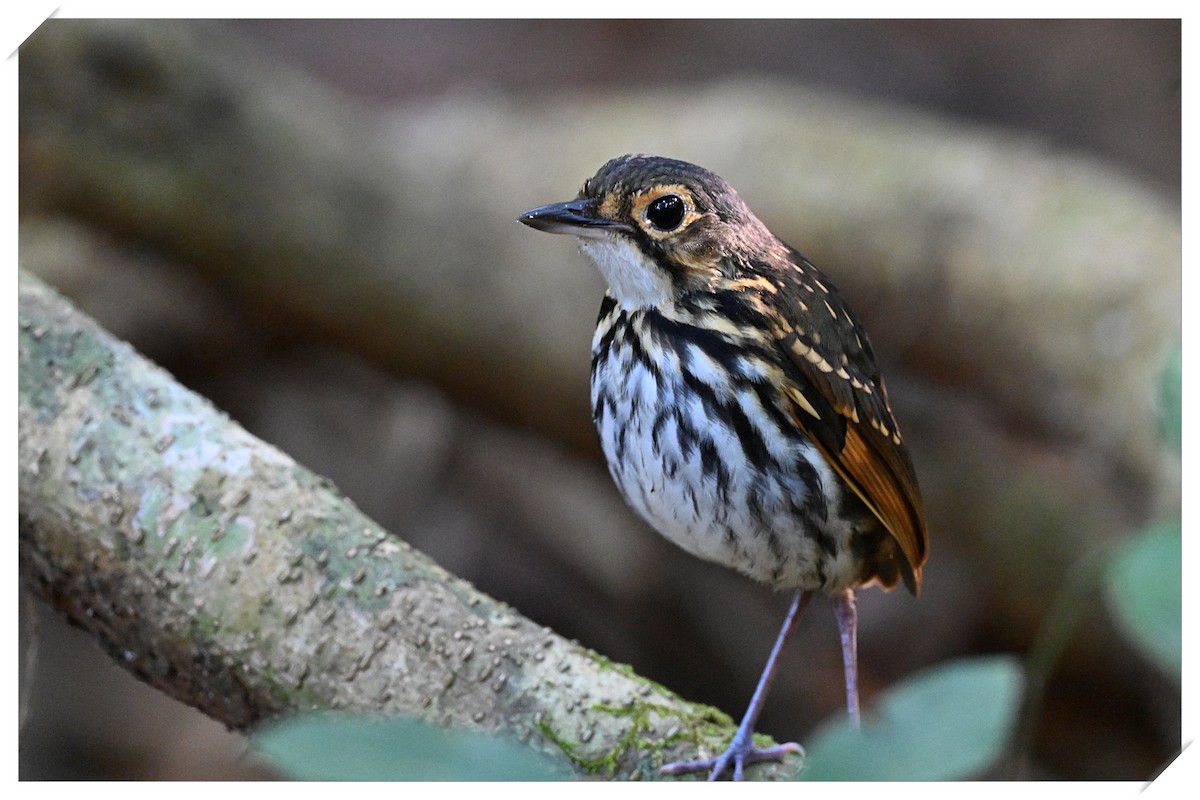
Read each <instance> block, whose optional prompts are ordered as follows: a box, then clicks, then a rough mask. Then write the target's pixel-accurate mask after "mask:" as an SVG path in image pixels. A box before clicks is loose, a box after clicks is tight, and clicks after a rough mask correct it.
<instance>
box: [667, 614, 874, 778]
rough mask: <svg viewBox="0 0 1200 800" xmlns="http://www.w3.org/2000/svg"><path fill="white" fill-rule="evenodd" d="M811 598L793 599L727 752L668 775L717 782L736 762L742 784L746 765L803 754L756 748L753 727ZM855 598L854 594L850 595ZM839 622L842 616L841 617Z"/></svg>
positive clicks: (792, 747) (791, 746) (793, 747)
mask: <svg viewBox="0 0 1200 800" xmlns="http://www.w3.org/2000/svg"><path fill="white" fill-rule="evenodd" d="M811 598H812V595H811V594H810V593H809V592H796V596H795V597H794V598H793V599H792V605H791V608H789V609H788V613H787V617H786V618H785V619H784V621H783V628H782V629H780V631H779V636H777V637H776V638H775V646H774V647H772V648H771V655H770V656H769V657H768V658H767V665H766V666H765V667H764V668H763V672H762V676H761V677H760V678H759V679H758V687H757V688H756V689H755V690H754V696H753V697H751V698H750V707H749V708H747V709H746V714H745V716H743V717H742V723H741V724H740V725H738V729H737V733H735V734H734V735H733V740H732V741H730V743H729V747H728V748H727V749H726V750H725V752H724V753H722V754H721V755H719V756H717V757H716V758H704V759H700V760H699V761H676V762H674V763H672V764H667V765H665V766H663V768H662V772H664V773H666V774H668V775H682V774H684V773H688V772H708V779H709V780H710V781H715V780H716V779H717V778H719V777H720V776H721V773H723V772H724V771H725V770H726V769H728V767H729V764H730V762H731V761H732V762H733V779H734V780H735V781H740V780H742V778H743V773H744V768H745V765H746V764H754V763H757V762H759V761H779V760H780V759H782V758H783V757H784V756H785V755H787V754H788V753H798V752H801V748H800V745H798V744H796V743H795V742H787V743H785V744H777V745H775V746H774V747H768V748H765V749H762V748H758V747H755V746H754V740H753V737H754V724H755V723H756V722H757V721H758V715H759V714H760V713H761V712H762V710H763V705H765V704H766V701H767V692H769V691H770V690H771V682H772V681H773V680H774V679H775V671H776V670H777V669H778V667H779V654H780V652H781V651H782V650H783V646H784V645H785V644H786V643H787V640H788V639H789V638H790V637H791V635H792V631H794V630H795V629H796V621H797V620H798V619H799V618H800V612H801V611H803V610H804V607H805V606H807V605H808V601H809V600H810V599H811ZM851 598H853V595H851ZM851 609H852V613H853V601H852V602H851ZM839 619H840V617H839Z"/></svg>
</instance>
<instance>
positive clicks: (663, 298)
mask: <svg viewBox="0 0 1200 800" xmlns="http://www.w3.org/2000/svg"><path fill="white" fill-rule="evenodd" d="M579 249H580V251H581V252H583V253H585V254H587V256H588V257H589V258H590V259H592V261H594V262H596V266H597V267H598V268H599V269H600V274H601V275H603V276H604V280H605V281H606V282H607V283H608V288H609V290H610V291H611V292H612V294H613V297H615V298H616V299H617V302H618V303H620V304H621V306H622V308H625V309H626V310H629V311H633V310H634V309H638V308H651V307H662V306H664V305H666V304H667V303H669V302H670V300H671V298H672V296H673V295H674V289H673V287H672V286H671V278H670V277H669V276H668V275H667V274H666V273H665V272H663V270H662V269H660V268H659V267H658V266H657V265H656V264H655V263H654V262H653V261H651V260H650V259H648V258H646V256H645V255H644V254H643V253H642V251H641V250H639V249H638V248H637V247H636V246H635V245H633V244H630V243H629V242H627V241H625V240H623V239H619V238H617V237H613V236H604V237H596V238H592V237H587V238H585V237H582V236H580V237H579Z"/></svg>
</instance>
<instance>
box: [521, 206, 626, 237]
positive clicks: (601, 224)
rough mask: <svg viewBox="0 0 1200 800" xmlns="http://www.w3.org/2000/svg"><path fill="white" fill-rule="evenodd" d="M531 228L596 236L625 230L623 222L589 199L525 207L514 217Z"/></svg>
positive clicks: (548, 231)
mask: <svg viewBox="0 0 1200 800" xmlns="http://www.w3.org/2000/svg"><path fill="white" fill-rule="evenodd" d="M517 220H518V221H519V222H523V223H525V224H526V225H528V226H529V227H531V228H534V229H536V230H539V231H545V232H546V233H570V234H574V235H575V236H591V237H598V236H604V235H607V234H608V233H610V232H613V231H628V230H629V229H630V228H629V226H628V225H626V224H625V223H623V222H617V221H615V220H611V219H605V218H604V217H602V216H600V214H599V212H598V211H597V210H596V204H595V203H594V202H593V201H591V200H569V201H567V202H566V203H552V204H550V205H548V206H541V207H540V208H534V209H531V210H529V211H526V212H525V213H524V214H522V215H521V216H520V217H518V218H517Z"/></svg>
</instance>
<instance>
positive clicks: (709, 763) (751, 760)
mask: <svg viewBox="0 0 1200 800" xmlns="http://www.w3.org/2000/svg"><path fill="white" fill-rule="evenodd" d="M739 738H740V737H737V736H735V737H734V740H733V741H732V742H730V743H729V747H728V748H726V750H725V752H724V753H722V754H721V755H719V756H716V757H714V758H702V759H698V760H696V761H675V762H673V763H670V764H664V765H663V767H662V768H661V769H660V770H659V771H660V772H662V773H663V774H664V775H688V774H691V773H693V772H707V773H708V779H709V780H710V781H715V780H717V779H718V778H720V777H721V775H722V774H724V772H725V770H727V769H729V765H730V762H733V779H734V780H735V781H740V780H742V779H743V778H744V777H745V767H746V766H747V765H750V764H758V763H760V762H762V761H782V760H783V759H784V758H785V757H786V756H787V755H788V753H800V754H803V753H804V748H803V747H801V746H800V745H798V744H796V743H795V742H785V743H783V744H777V745H774V746H773V747H755V746H754V745H753V744H752V743H751V742H750V741H738V739H739Z"/></svg>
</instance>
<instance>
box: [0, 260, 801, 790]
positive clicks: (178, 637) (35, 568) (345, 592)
mask: <svg viewBox="0 0 1200 800" xmlns="http://www.w3.org/2000/svg"><path fill="white" fill-rule="evenodd" d="M19 318H20V335H19V339H20V348H19V353H20V355H19V369H20V379H19V382H20V398H19V439H20V446H19V463H20V490H19V496H20V553H21V566H22V572H23V575H24V576H25V578H26V580H27V581H28V582H29V584H30V585H31V586H32V587H33V588H34V589H35V590H36V591H37V592H38V593H40V594H41V595H42V596H44V597H46V598H47V599H48V600H50V601H51V602H52V603H53V604H54V605H56V606H57V607H59V608H60V609H62V610H63V611H65V612H66V613H67V614H68V615H69V616H70V617H71V618H72V619H73V620H74V621H75V622H77V623H78V624H79V625H81V626H82V627H84V628H85V629H87V630H88V631H90V632H91V633H92V634H93V635H94V636H96V638H97V639H98V640H99V641H100V642H102V644H103V645H104V646H105V647H106V648H107V650H108V651H109V652H110V654H112V655H113V656H114V657H115V658H116V659H117V661H118V662H119V663H121V664H122V665H124V666H125V667H126V668H128V669H129V670H131V671H132V672H133V673H135V674H136V675H138V676H139V677H140V678H142V679H143V680H145V681H147V682H148V683H150V684H152V685H153V686H156V687H157V688H159V689H161V690H162V691H164V692H166V693H168V694H169V695H171V696H173V697H175V698H177V699H179V700H181V701H183V702H185V703H188V704H190V705H193V706H195V707H196V708H199V709H200V710H202V711H204V712H205V713H206V714H208V715H210V716H212V717H214V718H216V719H218V720H221V721H222V722H224V723H226V724H228V725H230V726H232V727H236V728H248V727H251V726H253V725H254V724H255V723H258V722H260V721H262V720H263V719H265V718H268V717H271V716H274V715H276V714H280V713H286V712H291V711H296V710H299V709H308V708H333V709H344V710H350V711H358V712H366V711H386V712H393V713H398V714H409V715H417V716H420V717H422V718H425V719H429V720H434V721H437V722H439V723H441V724H444V725H449V726H457V727H468V728H476V729H482V730H488V731H503V732H506V733H508V734H510V735H514V736H517V737H519V738H520V739H522V740H525V741H531V742H533V743H534V744H535V745H536V746H539V747H541V748H543V749H545V750H547V751H550V752H557V753H559V754H560V756H563V755H565V756H566V757H567V758H566V760H568V761H570V762H571V764H572V766H573V768H574V769H575V771H576V772H577V773H578V774H580V775H599V776H602V777H610V776H611V777H635V776H637V777H655V776H656V775H657V771H656V766H657V765H659V764H661V763H662V761H663V760H664V758H671V757H674V756H681V755H690V754H691V753H693V752H695V749H697V748H700V749H706V750H713V749H716V748H719V747H722V746H723V745H724V743H725V742H726V741H727V740H728V737H729V736H730V735H731V734H732V732H733V727H732V723H731V721H730V720H729V719H728V718H727V717H726V716H725V715H723V714H721V713H720V712H717V711H715V710H714V709H711V708H708V707H706V706H700V705H695V704H691V703H688V702H686V701H684V700H682V699H680V698H679V697H677V696H676V695H674V694H672V693H671V692H669V691H668V690H666V689H664V688H662V687H660V686H658V685H656V684H654V683H652V682H650V681H647V680H645V679H643V678H640V677H639V676H637V675H635V674H634V673H633V672H632V671H631V670H629V669H628V668H626V667H622V666H618V665H614V664H611V663H610V662H608V661H606V660H605V659H604V658H603V657H601V656H598V655H596V654H595V653H592V652H590V651H588V650H586V649H584V648H582V647H580V646H579V645H577V644H573V643H571V642H568V641H566V640H564V639H562V638H561V637H559V636H558V635H556V634H555V633H553V632H552V631H550V630H549V629H547V628H544V627H541V626H538V625H536V624H535V623H533V622H531V621H530V620H528V619H525V618H524V617H522V616H521V615H520V614H519V613H517V612H516V611H515V610H513V609H512V608H509V607H507V606H505V605H504V604H503V603H499V602H497V601H495V600H493V599H492V598H490V597H487V596H486V595H484V594H482V593H480V592H478V591H477V590H475V589H474V588H473V587H472V586H470V585H469V584H467V583H466V582H465V581H462V580H460V579H458V578H455V577H454V576H453V575H450V574H448V573H446V572H445V571H444V570H442V569H441V568H440V567H438V566H437V565H436V564H434V563H433V562H432V561H431V560H430V559H429V558H428V557H426V556H424V555H423V554H421V553H419V552H417V551H415V550H413V549H412V548H411V547H409V546H408V545H406V544H405V543H404V542H402V541H399V540H398V539H397V538H396V537H394V536H391V535H389V534H388V533H387V532H386V531H384V530H382V529H380V528H379V526H377V525H376V524H375V523H373V522H372V521H371V520H370V519H368V518H367V517H365V516H364V515H363V514H362V513H361V512H360V511H359V510H358V509H357V508H355V506H354V504H353V503H351V502H350V501H349V500H348V499H346V498H345V497H343V496H342V495H341V494H339V493H338V492H337V490H336V489H335V488H334V487H333V486H332V485H331V484H330V483H329V482H328V481H327V480H325V479H322V478H321V477H319V476H317V475H314V474H312V473H310V472H309V471H308V470H306V469H304V468H303V467H301V466H299V465H298V464H296V463H295V462H294V461H292V460H291V459H290V458H288V456H286V455H285V454H283V453H281V452H279V451H278V450H276V449H275V448H273V447H271V446H270V445H268V444H265V443H263V442H261V441H259V440H257V439H255V438H254V437H253V436H251V435H250V434H248V433H247V432H246V431H245V430H243V429H242V428H240V427H239V426H238V425H236V424H235V423H233V422H232V421H231V420H230V419H229V418H228V417H226V416H225V415H224V414H222V413H220V412H219V411H217V410H216V409H214V408H213V407H212V406H211V405H210V404H209V403H208V402H207V401H206V400H204V399H203V398H201V397H199V396H198V395H196V394H194V393H192V392H190V391H188V390H187V389H185V388H183V387H182V386H180V385H179V384H177V383H176V382H175V381H174V380H173V379H172V378H171V376H170V375H168V374H167V373H166V372H165V371H163V370H162V369H160V368H158V367H156V366H154V365H153V364H151V363H149V362H148V361H146V360H145V359H143V358H142V357H141V356H139V355H138V354H137V353H136V352H134V351H133V349H132V348H130V347H129V346H128V345H126V344H124V343H122V342H120V341H117V340H115V339H113V338H112V337H111V336H110V335H109V334H107V333H106V332H105V331H104V330H102V329H101V328H100V327H99V326H97V325H96V324H95V323H94V322H93V321H91V320H90V319H88V318H86V317H85V316H83V315H82V314H80V313H79V312H77V311H76V310H75V309H74V308H72V306H71V305H70V304H69V303H68V302H67V301H66V300H64V299H63V298H62V297H61V296H59V295H58V294H57V293H55V292H54V291H52V290H51V289H49V288H48V287H47V286H46V285H45V284H43V283H41V282H40V281H39V280H38V279H36V278H33V277H30V276H28V275H25V274H24V273H22V274H21V277H20V301H19ZM795 766H796V763H795V762H794V761H793V762H792V763H790V764H789V765H788V766H786V767H785V766H774V765H773V766H768V767H764V768H760V769H759V772H758V775H757V776H756V777H759V778H768V777H769V778H779V777H785V776H787V775H789V774H790V772H791V771H792V770H794V769H795Z"/></svg>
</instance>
